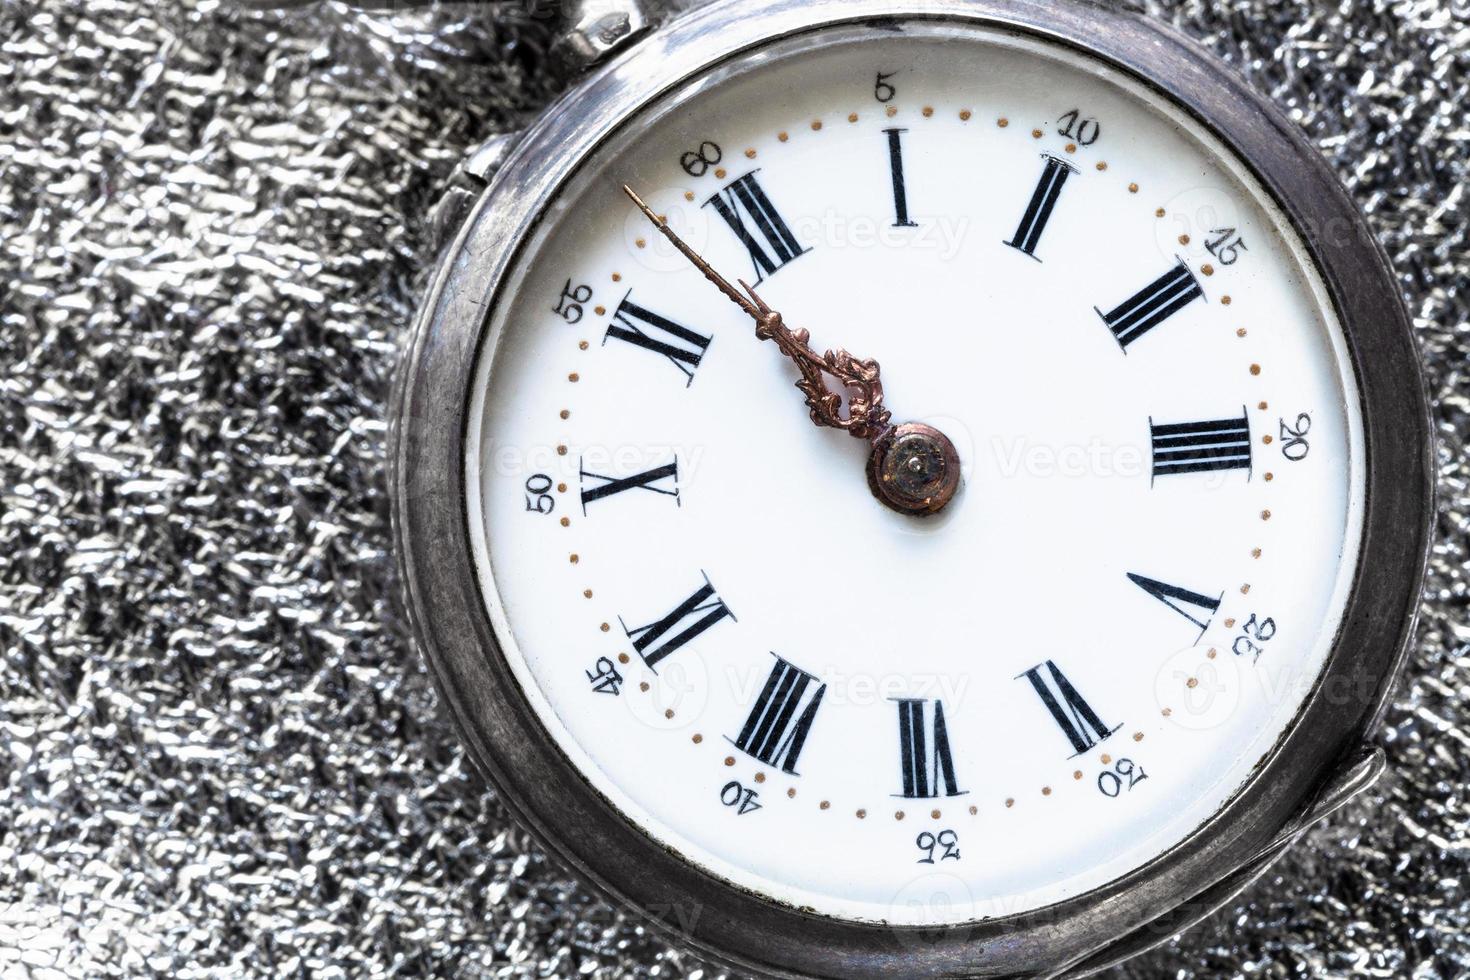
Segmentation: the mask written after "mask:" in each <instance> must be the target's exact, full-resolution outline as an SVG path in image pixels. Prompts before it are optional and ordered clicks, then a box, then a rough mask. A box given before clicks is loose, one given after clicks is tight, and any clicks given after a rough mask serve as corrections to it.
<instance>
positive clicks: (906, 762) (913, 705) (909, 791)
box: [894, 698, 964, 799]
mask: <svg viewBox="0 0 1470 980" xmlns="http://www.w3.org/2000/svg"><path fill="white" fill-rule="evenodd" d="M894 704H896V705H897V706H898V755H899V767H900V769H901V771H902V773H903V793H902V794H900V795H902V796H904V797H906V798H908V799H924V798H931V797H936V796H939V795H940V794H941V793H942V794H943V795H945V796H959V795H960V794H961V793H963V792H964V790H962V789H960V788H959V784H958V783H957V782H956V780H955V775H954V757H953V756H952V755H951V754H950V751H949V730H948V728H947V727H946V726H945V723H944V704H943V702H941V701H939V700H937V699H936V700H934V701H926V700H923V699H920V698H898V699H896V700H895V701H894Z"/></svg>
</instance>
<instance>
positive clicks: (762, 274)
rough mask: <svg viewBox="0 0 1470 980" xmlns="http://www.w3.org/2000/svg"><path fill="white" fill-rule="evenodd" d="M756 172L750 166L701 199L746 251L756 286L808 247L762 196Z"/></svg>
mask: <svg viewBox="0 0 1470 980" xmlns="http://www.w3.org/2000/svg"><path fill="white" fill-rule="evenodd" d="M759 172H760V171H758V170H752V171H751V172H750V173H748V174H746V175H745V176H744V177H741V178H739V179H737V180H735V181H732V182H731V183H730V184H728V185H726V186H725V187H724V188H723V189H722V190H720V191H719V192H718V193H716V194H715V195H714V196H713V197H711V198H710V199H709V200H707V201H705V202H704V203H705V205H706V206H708V207H712V208H714V209H715V213H717V214H718V215H719V216H720V217H721V218H724V219H725V224H727V225H729V226H730V230H731V231H733V232H734V233H735V237H736V238H738V239H740V243H741V244H742V245H744V246H745V250H746V251H747V252H749V253H750V261H751V262H752V263H753V264H754V265H755V283H754V284H755V285H757V286H759V285H760V284H761V282H762V281H763V280H764V279H765V278H766V276H769V275H772V274H774V273H775V272H777V271H778V270H779V269H780V268H781V267H782V266H784V265H785V264H786V263H787V262H790V261H791V260H792V259H794V258H796V257H797V256H799V255H805V254H806V253H807V252H810V251H811V249H810V248H802V247H801V243H800V242H798V241H797V240H796V236H795V235H794V234H792V232H791V228H790V227H788V226H787V224H786V220H785V219H784V218H782V217H781V213H780V212H779V211H777V210H776V206H775V205H774V204H772V203H771V199H770V198H769V197H767V196H766V192H765V190H764V189H762V188H761V185H760V183H759V182H758V181H757V180H756V177H755V175H756V174H757V173H759Z"/></svg>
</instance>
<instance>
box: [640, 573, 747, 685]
mask: <svg viewBox="0 0 1470 980" xmlns="http://www.w3.org/2000/svg"><path fill="white" fill-rule="evenodd" d="M726 617H729V618H730V619H734V618H735V616H734V614H733V613H731V612H730V607H729V606H727V605H725V602H724V600H723V599H721V598H720V597H719V596H717V595H716V594H715V587H714V586H713V585H710V583H709V576H707V575H706V576H704V585H702V586H701V587H700V588H698V589H696V590H694V593H693V594H692V595H690V596H689V598H687V599H685V600H684V601H683V602H681V603H679V604H678V605H677V606H675V607H674V609H673V611H672V612H670V613H669V614H668V615H667V616H664V617H663V618H661V619H656V620H654V621H653V622H651V623H649V624H648V625H647V626H638V627H635V628H633V629H629V628H628V624H627V623H623V620H622V618H621V617H619V619H618V622H620V623H622V625H623V632H624V633H627V634H628V639H630V640H632V641H633V649H634V650H636V651H638V656H640V657H642V658H643V662H644V663H646V664H647V665H648V666H649V668H650V669H652V668H653V667H655V666H657V664H658V663H659V662H660V661H661V660H663V659H664V658H665V657H667V656H669V654H671V653H677V652H678V651H679V649H680V648H682V647H683V646H685V645H686V644H687V643H689V642H690V641H691V640H693V639H694V638H695V637H697V636H699V634H701V633H703V632H704V631H705V630H707V629H709V628H710V627H711V626H713V625H715V624H716V623H718V622H719V621H720V620H722V619H725V618H726Z"/></svg>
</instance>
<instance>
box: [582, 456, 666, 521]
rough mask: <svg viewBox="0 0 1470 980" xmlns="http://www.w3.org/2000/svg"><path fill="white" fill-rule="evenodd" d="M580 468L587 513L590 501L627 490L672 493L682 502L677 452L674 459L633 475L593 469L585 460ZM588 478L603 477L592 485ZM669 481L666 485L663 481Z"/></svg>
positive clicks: (583, 510)
mask: <svg viewBox="0 0 1470 980" xmlns="http://www.w3.org/2000/svg"><path fill="white" fill-rule="evenodd" d="M577 470H578V473H579V474H580V475H581V478H582V513H583V514H585V513H587V505H588V504H590V503H592V502H593V501H594V500H606V499H607V498H608V497H612V496H615V495H617V494H620V493H624V492H625V491H628V490H646V491H648V492H649V493H656V494H661V495H663V496H665V497H673V498H674V502H675V503H678V502H679V457H677V456H675V457H674V461H673V462H672V463H665V464H664V465H663V466H655V467H654V468H653V469H651V470H644V471H643V472H642V473H634V474H633V475H632V476H604V475H603V474H601V473H593V472H591V471H589V470H588V469H587V466H586V464H585V463H578V465H577ZM589 480H600V481H601V482H600V483H597V484H595V485H591V486H589V485H588V481H589ZM666 481H667V483H668V485H667V486H665V485H664V484H665V482H666Z"/></svg>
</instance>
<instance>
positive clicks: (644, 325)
mask: <svg viewBox="0 0 1470 980" xmlns="http://www.w3.org/2000/svg"><path fill="white" fill-rule="evenodd" d="M632 295H633V294H632V291H631V290H630V291H629V293H628V294H627V295H626V296H624V297H623V301H622V302H621V303H619V304H618V308H617V309H616V310H614V311H613V315H612V321H611V322H610V323H608V325H607V333H606V334H605V335H604V336H603V338H602V344H603V346H604V347H606V346H607V342H608V341H609V340H621V341H623V342H625V343H629V344H632V345H633V346H635V347H641V348H643V349H644V350H646V351H651V352H653V353H655V354H661V355H662V356H663V357H665V358H666V359H667V360H668V362H669V363H670V364H672V365H673V366H674V367H676V368H678V369H679V373H680V374H682V375H684V384H685V385H686V386H688V385H691V384H693V383H694V369H695V368H697V367H699V363H700V362H701V361H702V360H704V352H705V351H706V350H708V349H709V345H710V341H711V340H713V339H714V338H712V337H706V336H705V335H704V334H702V333H699V332H697V331H694V330H690V329H689V328H688V327H685V326H681V325H680V324H677V323H675V322H674V321H673V320H670V319H669V318H668V317H666V316H663V315H661V314H658V313H655V312H653V311H652V310H650V309H648V308H647V307H643V306H639V305H638V304H637V303H635V302H633V300H632V299H631V298H630V297H631V296H632Z"/></svg>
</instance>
